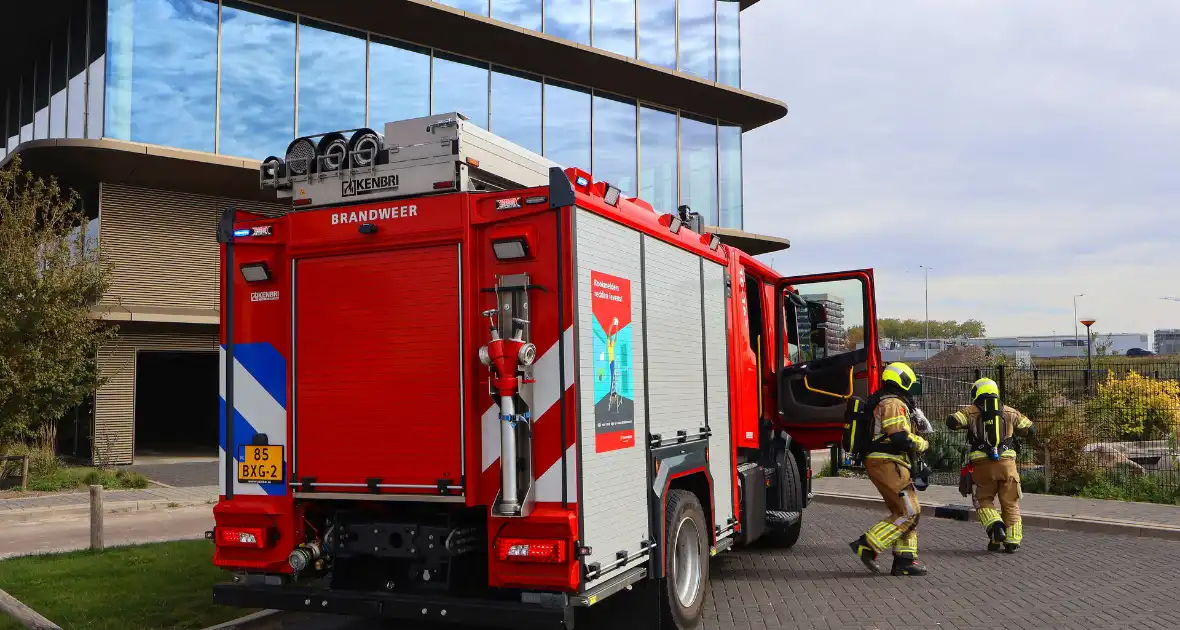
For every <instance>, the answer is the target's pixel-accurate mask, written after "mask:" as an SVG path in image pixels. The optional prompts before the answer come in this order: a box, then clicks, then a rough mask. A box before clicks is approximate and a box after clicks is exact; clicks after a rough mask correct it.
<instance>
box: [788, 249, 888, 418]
mask: <svg viewBox="0 0 1180 630" xmlns="http://www.w3.org/2000/svg"><path fill="white" fill-rule="evenodd" d="M776 295H777V297H776V303H777V304H776V306H777V309H776V310H777V313H776V314H777V320H778V322H777V323H778V326H777V327H778V331H777V338H778V352H777V357H778V364H779V370H778V394H779V396H778V398H779V413H780V415H781V417H782V420H783V423H784V424H786V425H788V426H799V425H813V426H814V425H820V424H841V423H842V422H843V420H844V408H845V405H846V404H847V402H848V399H849V398H850V397H852V396H860V397H865V396H868V394H869V393H870V392H871V391H872V390H873V389H875V387H874V385H875V384H876V382H877V380H878V378H879V375H880V370H881V352H880V349H879V346H878V343H877V312H876V305H875V299H874V288H873V272H872V271H871V270H859V271H846V272H839V273H828V274H817V275H811V276H799V277H793V278H784V279H783V280H781V281H779V283H778V285H777V287H776Z"/></svg>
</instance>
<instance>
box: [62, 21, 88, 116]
mask: <svg viewBox="0 0 1180 630" xmlns="http://www.w3.org/2000/svg"><path fill="white" fill-rule="evenodd" d="M86 52H87V51H86V2H85V0H78V1H75V2H74V3H73V4H72V5H71V7H70V55H69V57H70V58H69V75H70V78H69V88H68V93H67V96H66V100H67V101H69V103H68V105H67V106H66V137H67V138H81V137H84V136H85V135H86Z"/></svg>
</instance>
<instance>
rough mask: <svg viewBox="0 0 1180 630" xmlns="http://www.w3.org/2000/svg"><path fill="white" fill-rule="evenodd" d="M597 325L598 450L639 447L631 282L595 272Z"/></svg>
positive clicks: (592, 305) (593, 294) (592, 301)
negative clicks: (637, 443) (636, 432)
mask: <svg viewBox="0 0 1180 630" xmlns="http://www.w3.org/2000/svg"><path fill="white" fill-rule="evenodd" d="M590 282H591V284H592V285H593V286H592V292H591V295H590V310H591V312H592V313H593V314H594V317H593V318H591V319H592V321H593V324H592V326H593V328H594V345H593V351H594V451H595V452H597V453H605V452H607V451H616V450H619V449H624V448H631V447H632V446H635V389H634V375H633V373H632V366H633V360H632V359H633V357H634V343H633V342H632V337H633V335H632V330H633V328H634V327H633V326H632V325H631V281H630V280H628V279H626V278H619V277H617V276H612V275H609V274H605V273H600V272H597V271H591V272H590Z"/></svg>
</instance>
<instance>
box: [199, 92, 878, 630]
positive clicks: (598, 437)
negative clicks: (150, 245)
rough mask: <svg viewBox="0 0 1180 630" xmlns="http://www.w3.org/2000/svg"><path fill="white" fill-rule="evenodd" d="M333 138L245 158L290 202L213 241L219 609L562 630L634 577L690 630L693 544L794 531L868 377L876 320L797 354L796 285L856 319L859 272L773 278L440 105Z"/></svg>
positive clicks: (703, 571) (656, 611)
mask: <svg viewBox="0 0 1180 630" xmlns="http://www.w3.org/2000/svg"><path fill="white" fill-rule="evenodd" d="M350 133H351V137H347V136H346V134H345V133H344V132H337V133H331V134H325V135H323V136H318V137H311V138H298V139H296V140H295V141H294V142H292V143H291V146H290V147H288V151H287V153H286V154H285V155H284V157H283V158H277V157H275V158H268V159H267V160H265V161H264V162H263V164H262V166H261V168H260V183H261V185H262V186H263V187H264V188H273V189H275V190H276V193H277V194H278V196H279V197H281V198H289V199H291V200H292V209H291V211H290V212H287V213H285V214H283V215H282V216H277V217H275V216H263V215H258V214H251V213H248V212H243V211H239V210H236V209H233V208H229V209H227V210H226V212H225V213H224V214H223V216H222V218H221V222H220V224H219V227H218V239H219V241H220V242H221V243H222V293H221V298H222V304H223V305H224V307H223V309H222V331H221V333H222V334H221V343H222V353H223V361H222V376H221V379H222V418H223V424H222V464H223V466H222V467H221V480H220V481H221V488H222V490H221V495H222V496H221V498H220V500H219V502H218V504H217V506H216V507H215V509H214V516H215V521H216V527H215V528H214V530H213V531H211V532H209V534H208V536H209V537H210V538H211V539H213V540H214V541H215V551H214V559H213V560H214V563H215V564H216V565H217V566H220V567H223V568H226V569H228V570H231V571H232V572H233V580H232V582H229V583H226V584H222V585H218V586H217V587H215V589H214V599H215V601H217V602H219V603H222V604H225V605H231V606H244V607H255V608H276V609H282V610H297V611H314V612H327V613H338V614H349V615H358V616H382V617H391V618H403V619H425V620H429V621H443V622H453V623H464V624H468V625H472V626H478V627H485V626H488V627H513V628H519V627H542V628H544V627H553V628H557V627H567V628H568V627H573V625H574V623H575V620H576V618H577V617H578V616H579V615H580V611H583V610H585V609H587V608H589V607H592V606H594V605H595V604H597V603H599V602H601V601H602V600H604V599H606V598H608V597H611V596H614V595H616V594H620V593H622V592H624V591H630V590H634V589H641V590H648V589H650V590H652V591H656V592H658V599H659V601H660V605H659V606H658V607H656V606H652V605H650V602H653V601H655V599H654V598H638V597H635V598H634V602H635V604H636V605H637V607H638V608H637V612H636V617H635V619H636V623H637V624H640V623H641V619H640V618H641V617H643V619H648V618H650V620H651V621H652V623H655V622H658V621H660V620H661V619H662V620H663V621H670V622H672V624H673V626H675V627H681V628H690V627H696V626H698V625H699V624H700V621H701V616H702V610H703V607H704V602H705V600H706V598H707V596H708V588H707V580H708V575H709V560H710V558H711V557H712V556H715V555H717V554H718V553H722V552H724V551H727V550H729V549H730V548H732V547H733V546H734V545H736V544H742V545H748V544H751V543H753V542H755V541H757V540H760V539H761V540H763V541H765V542H767V543H769V544H774V545H779V546H790V545H791V544H793V543H794V542H795V540H796V539H797V538H798V535H799V528H800V527H801V526H802V511H803V509H804V507H805V506H806V504H807V503H808V501H809V500H810V478H811V471H810V460H809V457H808V452H809V450H811V449H814V448H823V447H824V446H826V445H829V444H833V443H837V442H839V439H840V432H841V427H842V424H841V417H840V414H841V413H842V409H843V406H844V399H845V398H847V396H848V395H851V394H853V393H858V394H863V393H867V390H868V389H871V384H872V383H874V382H875V381H876V376H875V374H876V372H877V371H878V370H879V366H880V357H879V354H878V352H877V350H876V349H877V345H876V343H875V342H874V341H875V338H876V330H875V324H873V323H872V321H869V322H868V324H867V326H866V330H865V340H866V343H865V347H864V349H863V350H861V351H857V352H854V353H851V354H847V353H846V354H842V355H839V356H837V357H833V358H824V357H820V358H816V359H813V360H811V361H808V362H805V363H800V362H799V361H794V362H792V361H791V360H790V359H791V358H797V357H792V354H791V350H790V349H789V348H792V347H795V346H797V344H798V339H796V338H795V337H797V336H798V326H797V325H796V324H797V321H796V324H792V323H791V322H792V321H795V319H794V318H795V315H794V314H795V309H796V307H797V306H798V305H800V304H803V301H802V298H800V297H799V293H798V290H799V289H798V287H799V286H803V285H807V284H809V283H817V282H819V283H823V282H830V281H833V280H840V279H851V280H854V281H857V282H860V283H862V284H863V287H864V291H865V296H866V298H865V301H866V308H868V309H869V314H870V315H872V273H871V271H850V272H840V273H834V274H821V275H816V276H811V277H806V278H783V277H782V276H781V275H780V274H778V273H777V272H775V271H774V270H773V269H771V268H769V267H767V266H766V265H763V264H762V263H760V262H758V261H757V260H755V259H754V258H753V257H752V256H749V255H747V254H746V253H744V252H742V251H740V250H738V249H736V248H733V247H729V246H727V245H724V244H722V243H721V240H720V238H719V237H718V236H717V235H715V234H708V233H704V234H702V233H700V232H702V231H703V228H702V227H701V222H700V218H699V216H697V215H695V214H693V213H691V212H690V211H688V210H687V209H685V208H681V209H680V210H679V211H678V212H677V213H675V214H660V213H657V212H655V211H653V209H652V208H651V206H650V205H648V204H647V203H645V202H643V201H642V200H639V199H634V198H627V197H625V196H623V195H622V194H621V193H620V191H619V190H618V189H617V188H616V187H614V186H612V185H610V184H609V183H605V182H594V181H592V178H591V176H590V175H589V174H588V173H586V172H584V171H580V170H578V169H576V168H570V169H565V170H562V169H561V168H560V167H559V166H557V165H555V164H553V163H551V162H549V161H548V160H546V159H545V158H543V157H541V156H538V155H536V154H533V153H531V152H529V151H527V150H525V149H523V148H520V147H518V146H516V145H513V144H511V143H509V142H507V141H505V140H503V139H500V138H497V137H496V136H494V135H492V134H490V133H488V132H486V131H483V130H481V129H479V128H477V127H475V126H474V125H472V124H471V123H470V122H468V121H467V120H466V119H465V118H464V117H463V116H461V115H460V114H457V113H451V114H442V115H436V116H430V117H425V118H420V119H413V120H408V121H397V122H391V123H388V124H387V125H386V126H385V128H384V134H381V133H377V132H376V131H374V130H371V129H360V130H354V131H352V132H350ZM792 335H794V337H793V336H792ZM227 377H228V378H227ZM845 381H846V382H847V383H848V384H849V388H850V389H849V392H847V393H842V392H837V391H829V390H831V389H832V388H830V387H828V386H827V385H825V383H828V382H837V383H839V382H845ZM817 383H818V384H819V385H816V384H817ZM825 387H827V388H828V389H827V390H825V389H824V388H825ZM815 392H820V393H819V394H818V399H817V398H816V396H817V394H816V393H815ZM505 463H510V465H504V464H505ZM620 596H621V595H620ZM645 615H646V617H644V616H645Z"/></svg>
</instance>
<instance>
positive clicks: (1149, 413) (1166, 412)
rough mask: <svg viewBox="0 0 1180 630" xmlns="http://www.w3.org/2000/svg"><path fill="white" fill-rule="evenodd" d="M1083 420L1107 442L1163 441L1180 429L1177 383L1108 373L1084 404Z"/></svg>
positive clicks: (1179, 390) (1134, 375) (1179, 395)
mask: <svg viewBox="0 0 1180 630" xmlns="http://www.w3.org/2000/svg"><path fill="white" fill-rule="evenodd" d="M1086 417H1087V419H1088V420H1089V422H1090V423H1091V424H1093V425H1094V427H1095V428H1096V429H1097V430H1098V431H1099V432H1100V434H1101V435H1103V436H1108V437H1109V438H1111V439H1117V440H1161V439H1166V438H1167V437H1168V436H1169V435H1171V434H1173V432H1174V431H1175V430H1176V428H1177V427H1180V383H1177V382H1175V381H1164V380H1156V379H1153V378H1148V377H1145V376H1142V375H1140V374H1139V373H1137V372H1135V371H1133V370H1132V371H1128V372H1127V375H1126V377H1124V378H1118V377H1117V376H1116V375H1114V374H1113V373H1112V374H1110V375H1109V376H1108V377H1107V379H1106V382H1104V383H1100V384H1099V385H1098V391H1097V392H1096V393H1095V395H1094V397H1093V398H1092V399H1091V400H1090V401H1089V402H1087V403H1086Z"/></svg>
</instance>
